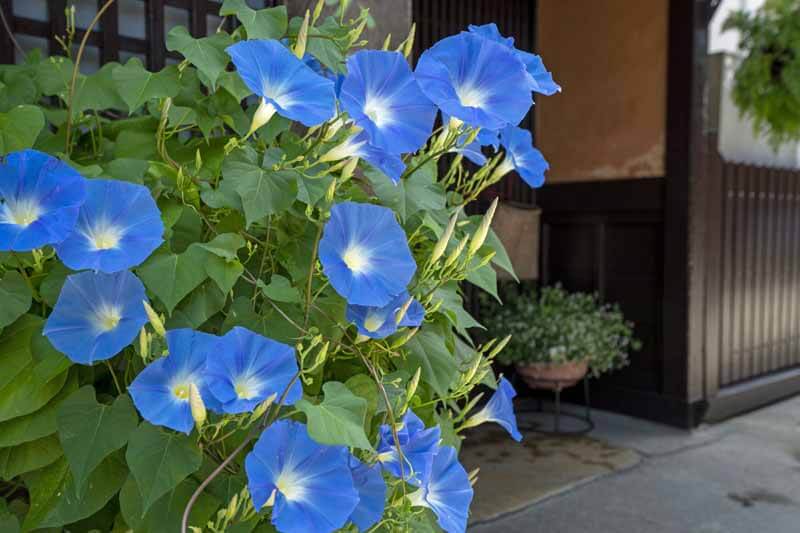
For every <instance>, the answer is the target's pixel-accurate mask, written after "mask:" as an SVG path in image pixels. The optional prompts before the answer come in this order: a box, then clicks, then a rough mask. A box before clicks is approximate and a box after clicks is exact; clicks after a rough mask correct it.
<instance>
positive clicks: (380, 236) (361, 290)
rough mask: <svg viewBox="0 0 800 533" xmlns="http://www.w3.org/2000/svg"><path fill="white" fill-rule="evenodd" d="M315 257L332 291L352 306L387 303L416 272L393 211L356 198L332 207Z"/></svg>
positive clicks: (404, 237) (402, 288) (376, 305)
mask: <svg viewBox="0 0 800 533" xmlns="http://www.w3.org/2000/svg"><path fill="white" fill-rule="evenodd" d="M319 259H320V261H321V262H322V269H323V271H324V272H325V275H326V276H328V280H329V281H330V282H331V285H332V286H333V288H334V289H335V290H336V292H338V293H339V294H340V295H341V296H342V297H343V298H344V299H345V300H347V302H348V303H350V304H355V305H367V306H374V307H382V306H384V305H386V304H388V303H389V302H390V301H391V300H392V299H393V298H394V297H395V296H397V295H398V294H400V293H401V292H403V291H404V290H405V288H406V286H407V285H408V282H409V281H411V278H412V277H413V276H414V272H416V270H417V265H416V263H415V262H414V258H413V257H412V256H411V250H409V248H408V241H407V240H406V234H405V232H404V231H403V228H401V227H400V224H398V223H397V220H396V219H395V217H394V212H393V211H392V210H391V209H388V208H386V207H381V206H379V205H370V204H359V203H355V202H344V203H340V204H336V205H334V206H333V208H331V218H330V220H328V222H326V223H325V229H324V231H323V234H322V239H321V240H320V243H319Z"/></svg>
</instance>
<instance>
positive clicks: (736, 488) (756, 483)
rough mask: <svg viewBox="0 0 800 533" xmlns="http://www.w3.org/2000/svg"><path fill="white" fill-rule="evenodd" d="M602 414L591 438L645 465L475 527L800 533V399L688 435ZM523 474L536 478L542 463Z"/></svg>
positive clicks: (534, 532) (580, 532)
mask: <svg viewBox="0 0 800 533" xmlns="http://www.w3.org/2000/svg"><path fill="white" fill-rule="evenodd" d="M524 416H525V415H522V417H524ZM595 418H596V422H597V428H598V429H597V430H596V431H594V432H593V433H592V435H591V436H592V437H593V438H595V439H597V440H599V441H602V442H606V443H608V444H609V445H611V446H615V447H624V448H628V449H632V450H633V451H635V452H636V453H638V454H639V456H640V458H641V459H640V461H639V462H638V463H636V464H635V465H634V466H631V467H630V468H627V469H625V470H622V471H613V472H611V473H608V474H607V475H603V476H599V477H595V478H593V479H592V480H591V481H588V482H586V483H584V484H581V485H579V486H577V487H574V488H571V489H569V490H566V491H565V492H562V493H560V494H558V495H556V496H551V497H549V498H546V499H544V500H540V501H538V502H535V503H533V504H532V505H529V506H528V507H525V508H523V509H522V510H519V511H517V512H513V513H510V514H507V515H504V516H500V517H498V518H494V519H491V520H485V521H482V522H477V523H473V524H471V526H470V528H469V531H470V532H471V533H493V532H498V533H499V532H503V533H522V532H525V533H538V532H542V533H638V532H642V533H798V532H800V398H796V399H793V400H788V401H785V402H782V403H780V404H777V405H774V406H772V407H768V408H765V409H762V410H759V411H756V412H753V413H750V414H748V415H744V416H742V417H739V418H736V419H733V420H730V421H727V422H724V423H721V424H717V425H713V426H706V427H702V428H700V429H698V430H696V431H694V432H691V433H689V432H684V431H680V430H676V429H672V428H668V427H664V426H659V425H657V424H651V423H648V422H644V421H641V420H636V419H633V418H629V417H625V416H620V415H614V414H610V413H596V416H595ZM517 475H520V476H526V475H527V476H535V475H536V466H535V464H534V465H532V466H531V471H530V472H520V473H519V474H517ZM479 482H480V480H479ZM495 484H496V485H498V486H495V487H493V490H498V491H502V490H504V489H503V487H502V486H499V485H500V484H498V483H495ZM513 485H514V483H511V482H509V486H513Z"/></svg>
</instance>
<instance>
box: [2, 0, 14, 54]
mask: <svg viewBox="0 0 800 533" xmlns="http://www.w3.org/2000/svg"><path fill="white" fill-rule="evenodd" d="M0 9H2V10H3V15H4V16H5V19H6V22H7V23H8V25H9V26H10V28H11V31H12V32H13V31H14V6H13V3H12V0H0ZM13 62H14V43H13V42H12V40H11V35H10V34H9V33H8V32H7V31H6V29H5V28H0V63H13Z"/></svg>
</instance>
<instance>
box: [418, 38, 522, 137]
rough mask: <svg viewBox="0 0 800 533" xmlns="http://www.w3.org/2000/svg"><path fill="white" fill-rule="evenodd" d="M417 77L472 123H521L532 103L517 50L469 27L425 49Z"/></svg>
mask: <svg viewBox="0 0 800 533" xmlns="http://www.w3.org/2000/svg"><path fill="white" fill-rule="evenodd" d="M416 77H417V82H418V83H419V86H420V88H421V89H422V92H424V93H425V94H426V96H427V97H428V98H430V99H431V100H432V101H433V102H434V103H435V104H436V105H437V106H439V108H440V109H441V110H442V111H443V112H444V113H447V114H448V115H450V116H453V117H456V118H458V119H460V120H462V121H464V122H465V123H466V124H468V125H470V126H473V127H481V128H487V129H489V130H499V129H501V128H503V127H505V126H507V125H508V124H518V123H519V122H520V121H521V120H522V119H523V118H524V117H525V115H526V113H527V112H528V109H530V107H531V105H532V103H533V101H532V99H531V91H530V87H529V83H530V82H529V76H528V73H527V72H526V71H525V65H523V64H522V61H520V60H519V58H518V57H517V56H516V55H515V54H514V52H513V50H511V49H509V48H507V47H506V46H503V45H502V44H498V43H496V42H493V41H490V40H488V39H484V38H482V37H478V36H476V35H472V34H470V33H461V34H459V35H453V36H452V37H447V38H445V39H442V40H441V41H439V42H438V43H436V44H435V45H433V47H431V48H430V49H428V50H426V51H425V52H424V53H423V54H422V56H421V57H420V59H419V63H418V64H417V70H416Z"/></svg>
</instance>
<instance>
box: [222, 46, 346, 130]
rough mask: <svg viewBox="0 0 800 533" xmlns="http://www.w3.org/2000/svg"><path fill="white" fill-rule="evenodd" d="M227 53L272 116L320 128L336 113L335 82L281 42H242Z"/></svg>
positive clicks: (230, 48) (231, 47)
mask: <svg viewBox="0 0 800 533" xmlns="http://www.w3.org/2000/svg"><path fill="white" fill-rule="evenodd" d="M227 52H228V54H229V55H230V56H231V59H233V64H234V65H236V69H237V71H238V72H239V76H241V78H242V80H243V81H244V82H245V84H246V85H247V86H248V87H249V88H250V90H251V91H253V92H254V93H256V94H257V95H258V96H259V97H261V99H262V102H263V103H264V104H265V105H266V106H267V109H268V111H267V114H268V115H271V114H273V113H275V112H277V113H278V114H279V115H281V116H282V117H286V118H288V119H290V120H296V121H299V122H302V123H303V124H305V125H306V126H316V125H317V124H321V123H323V122H325V121H326V120H328V119H330V118H332V117H333V116H334V114H335V113H336V96H335V94H334V87H333V82H332V81H331V80H329V79H326V78H324V77H322V76H320V75H319V74H317V73H316V72H314V71H313V70H312V69H311V68H310V67H308V66H307V65H306V64H305V63H304V62H303V61H301V60H300V59H297V57H296V56H295V55H294V54H293V53H292V52H290V51H289V50H287V49H286V47H285V46H283V45H282V44H281V43H280V42H279V41H275V40H258V39H252V40H249V41H240V42H238V43H236V44H234V45H232V46H229V47H228V48H227ZM264 122H266V120H265V121H264Z"/></svg>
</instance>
